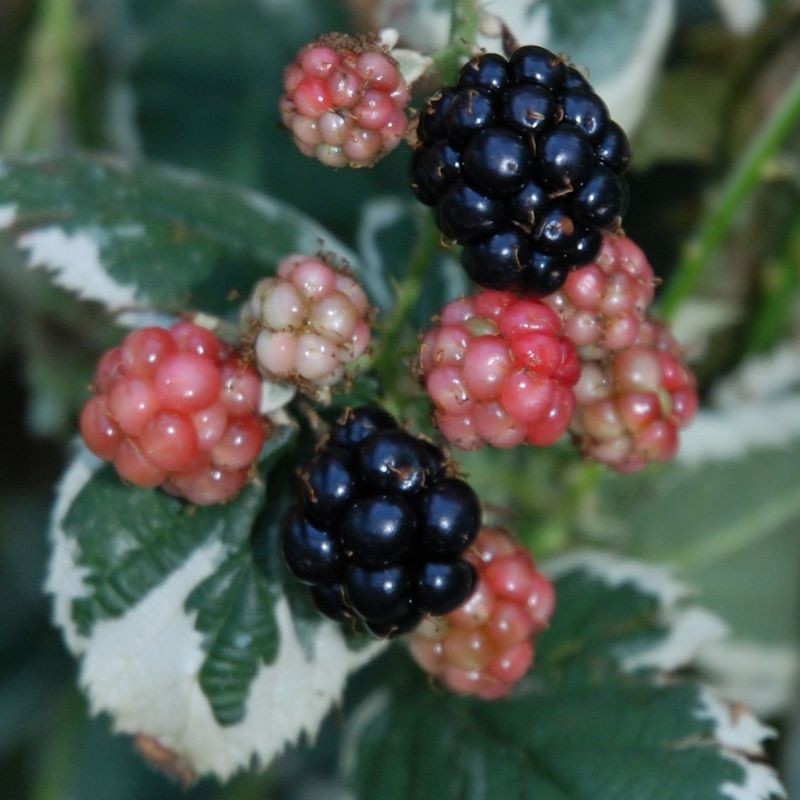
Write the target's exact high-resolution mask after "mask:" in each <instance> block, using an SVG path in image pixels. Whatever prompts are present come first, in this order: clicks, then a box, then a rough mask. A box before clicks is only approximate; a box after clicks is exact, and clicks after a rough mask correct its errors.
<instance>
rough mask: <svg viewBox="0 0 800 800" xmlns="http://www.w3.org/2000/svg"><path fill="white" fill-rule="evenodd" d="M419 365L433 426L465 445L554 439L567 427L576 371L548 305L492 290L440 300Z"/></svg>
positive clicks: (571, 348) (470, 447) (511, 444)
mask: <svg viewBox="0 0 800 800" xmlns="http://www.w3.org/2000/svg"><path fill="white" fill-rule="evenodd" d="M419 368H420V372H421V375H422V378H423V379H424V382H425V387H426V388H427V391H428V394H429V395H430V398H431V400H432V401H433V404H434V407H435V413H434V417H435V421H436V425H437V427H438V428H439V430H440V431H441V432H442V434H443V435H444V436H445V438H446V439H448V440H449V441H450V442H452V443H453V444H454V445H456V446H457V447H460V448H461V449H463V450H474V449H476V448H478V447H481V446H482V445H484V444H490V445H492V446H494V447H514V446H516V445H518V444H523V443H524V442H527V443H528V444H533V445H537V446H539V447H544V446H547V445H550V444H553V442H555V441H556V440H557V439H559V438H560V437H561V435H562V434H563V433H564V432H565V431H566V430H567V427H568V426H569V422H570V419H571V418H572V412H573V410H574V408H575V396H574V394H573V391H572V387H573V385H574V384H575V383H576V381H577V380H578V376H579V374H580V364H579V362H578V358H577V355H576V353H575V347H574V345H573V344H572V342H571V341H570V340H569V339H568V338H567V337H566V336H564V335H563V334H562V330H561V321H560V320H559V318H558V315H557V314H556V313H555V312H554V311H553V310H552V309H550V308H548V307H547V306H546V305H544V303H541V302H539V301H537V300H520V299H518V298H516V297H514V295H512V294H509V293H508V292H492V291H484V292H480V293H479V294H477V295H474V296H472V297H465V298H463V299H461V300H456V301H454V302H452V303H450V304H449V305H447V306H445V308H444V310H443V311H442V314H441V318H440V320H439V322H438V324H437V325H436V326H435V327H434V328H432V329H431V330H430V331H429V332H428V334H427V335H426V336H425V338H424V340H423V342H422V346H421V348H420V355H419Z"/></svg>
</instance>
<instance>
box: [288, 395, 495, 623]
mask: <svg viewBox="0 0 800 800" xmlns="http://www.w3.org/2000/svg"><path fill="white" fill-rule="evenodd" d="M480 520H481V509H480V504H479V502H478V498H477V496H476V495H475V493H474V492H473V491H472V489H471V488H470V487H469V486H468V485H467V484H466V483H464V481H462V480H459V479H458V478H455V477H453V476H452V475H451V474H450V471H449V469H448V466H447V464H446V462H445V457H444V454H443V453H442V451H441V450H439V449H438V448H436V447H434V446H433V445H432V444H430V443H429V442H426V441H424V440H422V439H417V438H415V437H414V436H411V435H410V434H408V433H405V432H404V431H402V430H400V429H399V428H398V427H397V424H396V423H395V421H394V420H393V419H392V417H391V416H389V415H388V414H386V413H385V412H384V411H381V410H380V409H377V408H372V407H361V408H358V409H355V410H354V411H349V412H348V413H347V415H346V417H345V419H344V420H343V421H342V422H341V423H339V424H338V425H335V426H334V427H333V428H332V430H331V433H330V438H329V439H328V440H327V442H326V443H325V444H324V446H323V447H322V448H321V449H320V450H318V452H317V454H316V456H315V457H314V459H313V460H312V461H311V463H310V464H308V466H307V467H306V468H305V469H304V470H303V472H302V474H301V482H300V503H299V505H298V506H297V508H295V509H294V510H293V511H292V512H291V513H290V514H289V516H288V519H287V521H286V525H285V528H284V535H283V554H284V558H285V560H286V564H287V566H288V567H289V569H290V570H291V572H292V573H293V574H294V575H295V576H296V577H297V578H299V579H300V580H301V581H304V582H305V583H307V584H310V585H311V587H312V589H311V595H312V597H313V600H314V603H315V605H316V606H317V608H318V609H319V610H320V611H321V612H322V613H323V614H325V615H326V616H328V617H330V618H331V619H334V620H338V621H344V620H346V619H350V618H353V617H357V618H359V619H360V620H362V621H363V623H364V624H365V626H366V628H367V629H368V630H369V631H370V632H371V633H372V634H374V635H376V636H395V635H398V634H400V633H406V632H408V631H410V630H412V629H413V628H414V627H416V625H417V624H418V623H419V621H420V620H421V619H422V616H423V615H424V614H435V615H442V614H446V613H447V612H449V611H452V610H453V609H455V608H457V607H458V606H459V605H461V603H463V602H464V600H466V599H467V598H468V597H469V596H470V594H471V593H472V590H473V587H474V583H475V570H474V568H473V567H472V566H471V565H470V564H469V562H467V561H465V560H464V559H463V558H461V555H462V553H463V552H464V550H465V549H466V548H468V547H469V545H470V544H472V542H473V540H474V539H475V536H476V535H477V533H478V529H479V527H480Z"/></svg>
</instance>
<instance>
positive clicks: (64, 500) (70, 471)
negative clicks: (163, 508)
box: [44, 445, 102, 655]
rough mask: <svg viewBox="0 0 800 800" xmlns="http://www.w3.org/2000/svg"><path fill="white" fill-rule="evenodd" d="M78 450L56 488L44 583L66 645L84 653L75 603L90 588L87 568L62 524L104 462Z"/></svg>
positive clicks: (56, 622)
mask: <svg viewBox="0 0 800 800" xmlns="http://www.w3.org/2000/svg"><path fill="white" fill-rule="evenodd" d="M76 451H77V452H76V454H75V456H74V457H73V459H72V460H71V461H70V463H69V466H68V467H67V469H66V471H65V472H64V475H63V476H62V478H61V481H60V482H59V484H58V486H57V487H56V499H55V503H54V504H53V510H52V512H51V515H50V531H49V538H50V548H51V551H50V561H49V564H48V567H47V576H46V578H45V583H44V589H45V593H46V594H48V595H50V597H51V598H52V603H53V606H52V614H53V622H54V624H55V625H56V627H57V628H59V629H60V630H61V631H62V633H63V635H64V641H65V642H66V645H67V648H68V649H69V650H70V652H71V653H73V654H74V655H78V654H80V653H81V652H83V650H84V648H85V646H86V638H85V637H83V636H82V635H81V634H80V633H79V632H78V628H77V625H76V624H75V620H74V619H73V616H72V604H73V603H74V602H75V600H78V599H79V598H82V597H86V596H87V595H88V594H89V593H90V589H89V587H88V586H87V585H86V583H85V577H86V575H87V574H88V570H87V569H86V568H85V567H82V566H80V565H79V564H78V560H77V559H78V543H77V542H76V541H75V540H74V539H72V538H70V537H69V536H67V534H66V532H65V531H64V527H63V523H64V519H65V517H66V515H67V512H68V511H69V509H70V506H71V505H72V502H73V500H75V498H76V497H77V496H78V494H79V493H80V491H81V489H83V487H84V486H85V485H86V484H87V483H88V481H89V479H90V478H91V477H92V475H94V473H95V472H96V471H97V470H98V469H99V468H100V467H101V466H102V462H101V461H100V460H99V459H98V458H95V457H94V456H93V455H92V454H91V453H90V452H89V451H88V450H87V449H86V448H85V447H83V446H82V445H77V446H76Z"/></svg>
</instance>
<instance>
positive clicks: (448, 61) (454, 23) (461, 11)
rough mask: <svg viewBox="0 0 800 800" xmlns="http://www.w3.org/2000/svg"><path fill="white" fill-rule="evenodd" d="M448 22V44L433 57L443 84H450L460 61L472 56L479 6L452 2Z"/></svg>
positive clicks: (465, 1)
mask: <svg viewBox="0 0 800 800" xmlns="http://www.w3.org/2000/svg"><path fill="white" fill-rule="evenodd" d="M450 20H451V21H450V43H449V44H448V45H447V47H445V48H444V49H442V50H440V51H439V52H438V53H436V54H435V55H434V56H433V63H434V67H435V69H436V71H437V72H438V73H439V75H440V77H441V78H442V80H443V81H444V82H445V83H452V82H453V81H454V80H455V78H456V75H457V74H458V70H459V68H460V67H461V61H462V59H464V58H470V57H471V56H472V55H473V52H472V48H473V46H474V44H475V38H476V37H477V35H478V25H479V23H480V10H479V4H478V3H477V2H476V0H452V10H451V12H450Z"/></svg>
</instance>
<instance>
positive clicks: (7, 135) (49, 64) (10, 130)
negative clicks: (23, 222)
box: [0, 0, 81, 153]
mask: <svg viewBox="0 0 800 800" xmlns="http://www.w3.org/2000/svg"><path fill="white" fill-rule="evenodd" d="M80 72H81V61H80V21H79V17H78V10H77V5H76V3H75V0H45V2H43V3H42V4H41V6H40V11H39V16H38V18H37V20H36V25H35V28H34V30H33V33H32V35H31V37H30V40H29V43H28V49H27V52H26V54H25V63H24V66H23V69H22V72H21V75H20V78H19V80H18V82H17V84H16V86H15V88H14V93H13V95H12V98H11V102H10V104H9V107H8V111H7V112H6V115H5V119H4V120H3V124H2V126H0V150H2V151H3V152H6V153H21V152H30V151H34V150H46V151H53V150H57V149H59V148H62V147H63V146H64V145H65V143H66V142H65V139H66V138H67V137H68V135H69V128H70V123H71V121H72V117H73V116H74V114H75V113H76V105H77V93H78V85H79V84H80V79H81V76H80Z"/></svg>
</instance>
